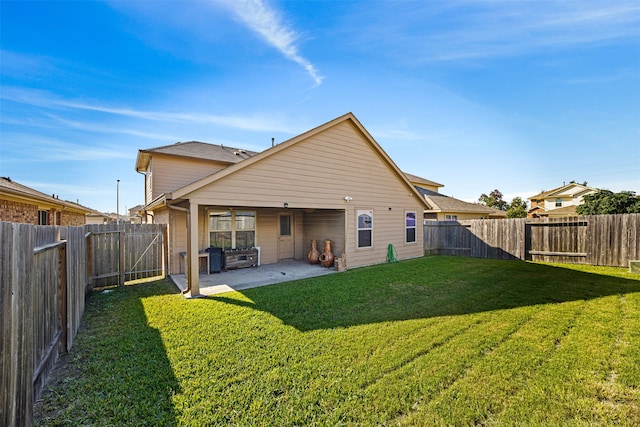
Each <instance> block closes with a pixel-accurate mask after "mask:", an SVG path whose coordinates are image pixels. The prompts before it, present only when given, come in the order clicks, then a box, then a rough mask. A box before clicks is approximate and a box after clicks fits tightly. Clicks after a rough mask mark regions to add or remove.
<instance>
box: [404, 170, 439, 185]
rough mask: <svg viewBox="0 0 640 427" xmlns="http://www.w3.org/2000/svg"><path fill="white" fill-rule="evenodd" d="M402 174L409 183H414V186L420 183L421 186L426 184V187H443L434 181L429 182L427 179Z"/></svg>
mask: <svg viewBox="0 0 640 427" xmlns="http://www.w3.org/2000/svg"><path fill="white" fill-rule="evenodd" d="M403 173H404V175H405V176H406V177H407V179H408V180H409V181H410V182H412V183H414V184H419V183H422V184H427V185H431V186H434V187H444V185H443V184H439V183H437V182H435V181H431V180H429V179H426V178H422V177H421V176H418V175H413V174H410V173H406V172H403Z"/></svg>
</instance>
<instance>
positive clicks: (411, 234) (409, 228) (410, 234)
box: [404, 212, 417, 243]
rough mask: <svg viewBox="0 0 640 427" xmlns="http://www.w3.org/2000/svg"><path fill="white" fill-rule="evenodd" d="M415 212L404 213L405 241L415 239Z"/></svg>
mask: <svg viewBox="0 0 640 427" xmlns="http://www.w3.org/2000/svg"><path fill="white" fill-rule="evenodd" d="M416 216H417V215H416V212H405V213H404V227H405V242H406V243H414V242H415V241H416Z"/></svg>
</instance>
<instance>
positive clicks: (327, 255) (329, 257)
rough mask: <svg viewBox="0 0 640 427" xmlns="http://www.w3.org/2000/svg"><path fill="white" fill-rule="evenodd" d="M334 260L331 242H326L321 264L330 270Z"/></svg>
mask: <svg viewBox="0 0 640 427" xmlns="http://www.w3.org/2000/svg"><path fill="white" fill-rule="evenodd" d="M333 258H334V256H333V252H331V240H325V241H324V252H322V255H320V264H322V266H323V267H325V268H329V267H331V266H332V265H333Z"/></svg>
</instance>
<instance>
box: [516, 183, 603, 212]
mask: <svg viewBox="0 0 640 427" xmlns="http://www.w3.org/2000/svg"><path fill="white" fill-rule="evenodd" d="M597 192H598V190H597V189H595V188H591V187H587V186H586V185H582V184H578V183H575V182H570V183H569V184H566V185H563V186H562V187H558V188H554V189H553V190H550V191H543V192H542V193H540V194H536V195H535V196H531V197H529V198H528V199H529V202H530V203H531V204H530V206H531V208H530V209H529V213H528V217H529V218H540V217H552V218H553V217H556V218H558V217H568V216H575V215H576V207H577V206H578V205H580V204H581V203H582V198H583V197H584V196H586V195H587V194H595V193H597Z"/></svg>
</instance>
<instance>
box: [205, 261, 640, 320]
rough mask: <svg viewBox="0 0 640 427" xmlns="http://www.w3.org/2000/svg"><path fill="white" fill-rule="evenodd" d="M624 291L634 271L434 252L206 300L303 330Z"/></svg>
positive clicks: (633, 283)
mask: <svg viewBox="0 0 640 427" xmlns="http://www.w3.org/2000/svg"><path fill="white" fill-rule="evenodd" d="M620 270H621V269H618V270H617V271H620ZM609 271H610V270H609ZM631 292H640V277H638V276H637V275H636V277H635V278H633V277H632V276H630V278H628V279H627V278H623V277H615V276H611V275H608V274H598V273H589V272H584V271H576V270H573V269H568V268H563V267H560V266H552V265H544V264H534V263H527V262H522V261H504V260H487V259H476V258H466V257H448V256H435V257H425V258H419V259H414V260H408V261H403V262H400V263H397V264H384V265H377V266H373V267H365V268H359V269H354V270H350V271H347V272H344V273H340V274H333V275H329V276H323V277H316V278H313V279H306V280H299V281H295V282H289V283H286V284H280V285H271V286H265V287H262V288H254V289H249V290H245V291H242V294H243V295H244V296H246V297H247V298H248V299H249V300H250V302H248V301H246V300H244V299H236V298H234V297H233V295H229V294H221V295H214V296H211V297H208V298H209V299H211V300H213V301H220V302H225V303H229V304H235V305H239V306H245V307H249V308H252V309H256V310H261V311H264V312H268V313H270V314H272V315H274V316H276V317H278V318H279V319H281V320H282V321H283V322H284V323H285V324H287V325H291V326H293V327H295V328H296V329H298V330H300V331H309V330H314V329H327V328H336V327H349V326H354V325H362V324H368V323H376V322H388V321H397V320H409V319H421V318H430V317H437V316H452V315H463V314H471V313H478V312H484V311H493V310H502V309H511V308H517V307H523V306H532V305H538V304H555V303H562V302H567V301H576V300H588V299H593V298H599V297H604V296H609V295H618V294H625V293H631Z"/></svg>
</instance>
